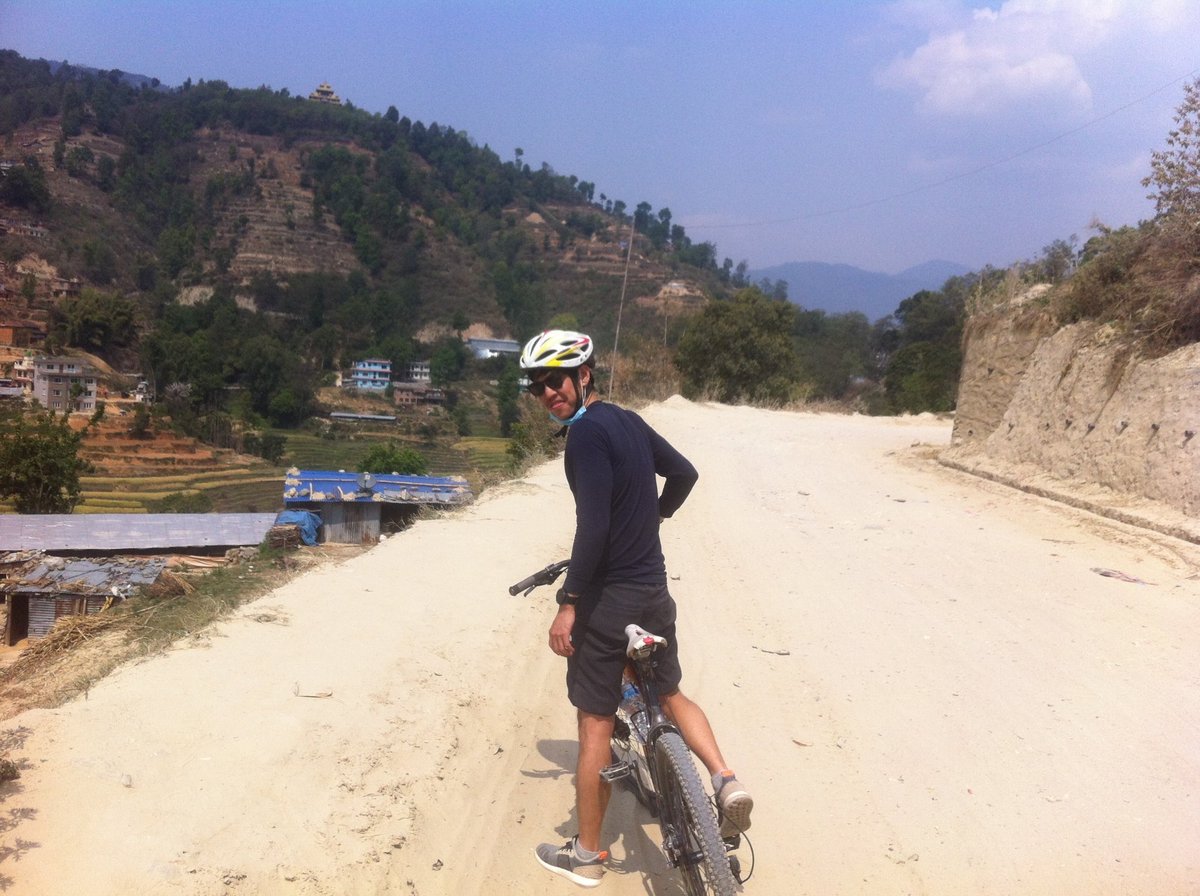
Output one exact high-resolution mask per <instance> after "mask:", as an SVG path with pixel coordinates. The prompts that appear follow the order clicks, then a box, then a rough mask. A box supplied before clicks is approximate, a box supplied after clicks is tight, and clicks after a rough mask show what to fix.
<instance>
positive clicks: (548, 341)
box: [521, 330, 592, 370]
mask: <svg viewBox="0 0 1200 896" xmlns="http://www.w3.org/2000/svg"><path fill="white" fill-rule="evenodd" d="M591 358H592V339H591V337H590V336H588V335H586V334H584V333H576V332H574V331H573V330H547V331H546V332H544V333H541V334H539V335H537V336H534V337H533V338H532V339H530V340H529V341H528V342H527V343H525V348H524V350H523V351H522V352H521V369H522V370H540V369H544V368H552V367H565V368H568V369H570V368H573V367H582V366H583V365H584V364H587V363H588V362H589V361H591Z"/></svg>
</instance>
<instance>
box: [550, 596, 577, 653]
mask: <svg viewBox="0 0 1200 896" xmlns="http://www.w3.org/2000/svg"><path fill="white" fill-rule="evenodd" d="M574 627H575V607H573V606H572V605H571V604H563V605H562V606H561V607H559V608H558V613H557V614H556V615H555V616H554V621H553V622H552V623H550V649H551V650H553V651H554V652H555V653H557V654H558V655H559V656H570V655H571V654H573V653H574V652H575V645H574V644H572V643H571V629H573V628H574Z"/></svg>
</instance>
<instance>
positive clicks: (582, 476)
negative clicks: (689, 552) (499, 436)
mask: <svg viewBox="0 0 1200 896" xmlns="http://www.w3.org/2000/svg"><path fill="white" fill-rule="evenodd" d="M564 461H565V464H566V472H567V484H568V485H569V486H570V487H571V493H572V494H573V495H574V496H575V541H574V543H573V545H572V547H571V566H570V569H569V570H568V571H567V578H566V581H565V582H564V584H563V587H564V588H565V589H566V590H567V592H568V593H570V594H579V593H581V592H583V591H585V590H594V589H596V588H599V587H600V586H601V585H603V584H604V583H606V582H639V583H645V584H665V583H666V581H667V569H666V563H665V561H664V560H663V552H662V543H661V542H660V541H659V537H658V524H659V520H660V518H665V517H670V516H671V515H672V514H674V513H675V511H676V510H678V509H679V507H680V505H681V504H683V502H684V500H685V499H686V498H687V496H688V494H689V493H690V492H691V490H692V486H694V485H695V484H696V480H697V479H698V478H699V474H698V473H697V472H696V468H695V467H693V466H692V465H691V463H690V462H689V461H688V460H687V458H685V457H684V456H683V455H682V454H680V453H679V452H678V451H676V450H675V449H674V448H673V447H672V446H671V444H670V443H669V442H668V441H667V440H666V439H664V438H663V437H662V436H660V435H659V434H658V433H657V432H655V431H654V430H653V429H651V428H650V426H649V424H647V423H646V421H644V420H643V419H642V418H641V417H639V416H638V415H637V414H635V413H634V412H633V411H629V410H626V409H624V408H620V407H617V406H616V405H612V404H608V403H607V402H602V401H598V402H595V403H593V404H591V405H589V406H588V409H587V413H586V414H584V415H583V416H582V417H581V418H580V419H579V420H578V421H577V422H575V423H574V424H572V425H571V428H570V430H568V434H567V448H566V452H565V456H564ZM656 475H657V476H662V477H663V478H664V479H665V480H666V482H665V484H664V486H663V490H662V494H661V496H660V495H659V492H658V480H657V479H656V478H655V477H656Z"/></svg>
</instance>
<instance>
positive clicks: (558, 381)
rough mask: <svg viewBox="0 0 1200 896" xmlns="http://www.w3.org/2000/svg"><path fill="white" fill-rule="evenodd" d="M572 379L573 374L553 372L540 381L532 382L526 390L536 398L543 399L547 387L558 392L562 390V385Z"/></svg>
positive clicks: (561, 371)
mask: <svg viewBox="0 0 1200 896" xmlns="http://www.w3.org/2000/svg"><path fill="white" fill-rule="evenodd" d="M570 378H571V374H569V373H567V372H566V371H565V370H552V371H550V372H549V373H548V374H546V375H545V376H544V377H542V378H541V379H540V380H532V381H531V382H530V383H529V385H528V386H526V387H525V390H526V391H527V392H528V393H529V394H530V395H532V396H533V397H534V398H541V397H542V395H543V394H545V392H546V387H547V386H549V387H550V388H551V389H554V390H558V389H561V388H562V384H563V383H564V382H565V381H566V380H568V379H570Z"/></svg>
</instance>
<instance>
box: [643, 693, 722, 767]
mask: <svg viewBox="0 0 1200 896" xmlns="http://www.w3.org/2000/svg"><path fill="white" fill-rule="evenodd" d="M659 700H660V702H661V703H662V706H663V711H664V712H665V713H666V714H667V718H669V719H670V720H671V721H672V722H674V723H675V724H676V725H678V726H679V730H680V732H681V733H682V734H683V739H684V740H685V741H687V745H688V748H689V749H690V750H691V751H692V752H693V753H695V754H696V756H697V757H698V758H699V759H700V761H701V762H703V763H704V767H705V768H707V769H708V773H709V774H710V775H715V774H717V773H718V772H722V771H725V769H726V768H727V766H726V765H725V757H724V756H722V755H721V748H720V747H718V746H717V737H716V735H715V734H713V730H712V726H711V725H710V724H709V723H708V716H706V715H705V714H704V710H703V709H701V708H700V706H699V704H697V703H695V702H693V701H692V700H690V699H688V698H687V697H685V696H684V695H683V691H675V692H674V693H673V694H663V695H662V696H661V697H660V698H659Z"/></svg>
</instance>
